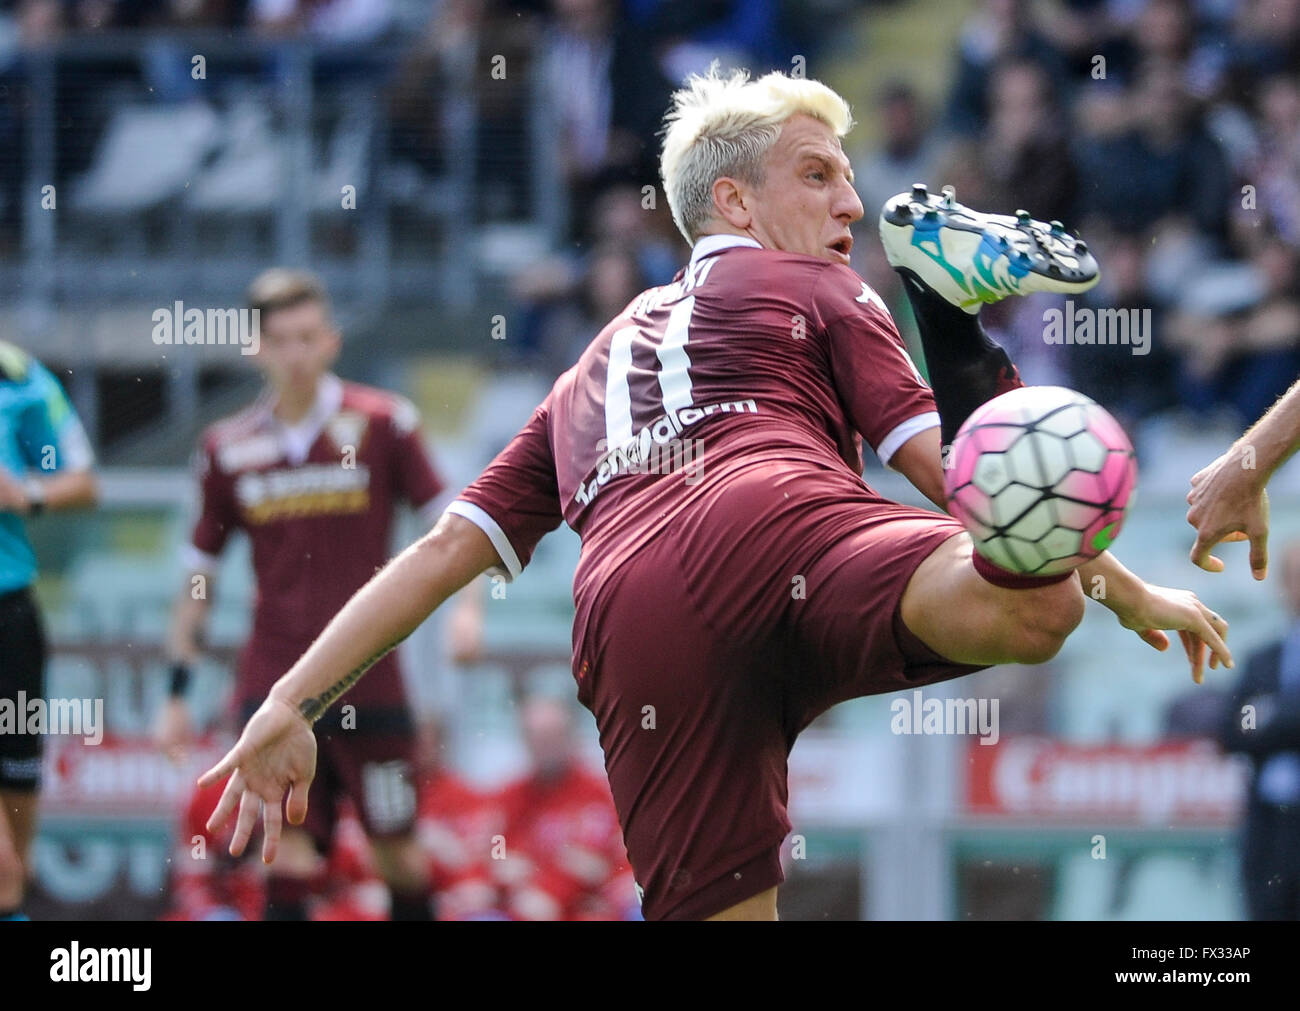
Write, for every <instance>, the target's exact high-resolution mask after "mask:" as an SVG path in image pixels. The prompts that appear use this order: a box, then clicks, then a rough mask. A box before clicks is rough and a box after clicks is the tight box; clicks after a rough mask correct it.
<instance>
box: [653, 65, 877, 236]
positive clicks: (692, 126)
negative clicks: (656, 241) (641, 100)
mask: <svg viewBox="0 0 1300 1011" xmlns="http://www.w3.org/2000/svg"><path fill="white" fill-rule="evenodd" d="M800 113H803V114H804V115H808V116H812V117H813V118H815V119H819V120H821V121H822V122H823V123H825V124H826V125H827V126H829V127H830V128H831V129H832V130H833V131H834V132H835V136H837V137H843V136H844V135H845V134H847V133H848V132H849V130H850V129H851V128H852V126H853V117H852V115H851V114H850V112H849V105H848V103H847V102H846V101H844V99H843V98H841V97H840V96H839V95H838V94H836V93H835V92H834V91H832V90H831V89H830V88H828V87H827V86H826V85H824V84H822V83H821V82H820V81H810V80H807V79H805V78H802V77H789V76H787V75H785V74H783V73H781V72H780V71H773V72H772V73H770V74H765V75H764V76H762V77H760V78H758V79H757V80H755V81H751V80H750V79H749V74H748V73H747V72H746V71H744V70H735V71H733V72H732V73H731V74H730V75H728V76H725V77H724V76H722V75H721V74H720V73H719V72H718V68H717V65H716V64H714V66H712V67H710V68H709V72H708V73H707V74H704V75H699V74H694V75H692V76H691V77H690V78H688V79H687V81H686V84H685V86H684V87H683V88H682V89H681V90H680V91H678V92H676V93H675V94H674V95H673V98H672V105H671V106H670V108H669V110H668V115H667V116H666V117H665V118H664V146H663V153H662V155H661V156H660V160H659V172H660V175H661V176H662V177H663V184H664V192H665V194H666V195H667V197H668V206H669V208H670V209H671V210H672V212H673V221H674V222H675V223H676V225H677V229H678V231H680V232H681V233H682V235H684V236H685V237H686V241H687V242H690V243H694V242H695V240H696V239H698V238H699V237H700V234H701V229H703V228H704V226H705V225H706V224H707V223H708V222H709V221H710V220H712V219H713V217H714V209H713V183H714V181H715V180H717V179H719V178H721V177H723V176H730V177H731V178H734V179H740V180H743V181H744V182H747V183H749V184H750V185H751V186H761V185H762V183H763V160H764V158H765V157H766V155H767V152H768V150H769V149H770V148H771V147H772V145H773V144H775V143H776V139H777V137H778V136H780V133H781V124H782V123H784V122H785V121H786V120H787V119H789V118H790V117H791V116H795V115H798V114H800Z"/></svg>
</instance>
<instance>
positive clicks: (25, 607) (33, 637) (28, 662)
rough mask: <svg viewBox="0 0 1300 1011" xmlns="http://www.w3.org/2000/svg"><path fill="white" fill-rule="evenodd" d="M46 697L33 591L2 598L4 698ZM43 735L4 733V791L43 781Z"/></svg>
mask: <svg viewBox="0 0 1300 1011" xmlns="http://www.w3.org/2000/svg"><path fill="white" fill-rule="evenodd" d="M20 691H21V692H25V693H26V697H27V698H28V699H34V698H44V697H45V630H44V627H43V625H42V623H41V613H40V609H39V607H38V606H37V604H36V598H35V597H34V596H33V595H32V593H31V591H30V590H27V589H23V590H16V591H14V592H12V593H6V594H3V595H0V699H10V700H11V701H12V702H13V704H14V705H15V706H16V705H17V702H18V693H19V692H20ZM43 746H44V739H43V738H42V737H41V735H40V734H25V733H24V734H20V733H13V734H7V733H6V734H0V789H4V790H15V791H34V790H36V789H38V788H39V786H40V782H41V753H42V751H43Z"/></svg>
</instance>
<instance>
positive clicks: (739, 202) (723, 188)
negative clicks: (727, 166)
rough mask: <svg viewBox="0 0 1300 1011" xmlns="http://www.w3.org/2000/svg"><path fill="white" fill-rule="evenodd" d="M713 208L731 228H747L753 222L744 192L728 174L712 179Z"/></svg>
mask: <svg viewBox="0 0 1300 1011" xmlns="http://www.w3.org/2000/svg"><path fill="white" fill-rule="evenodd" d="M713 209H714V211H715V212H716V213H717V215H718V217H720V218H721V219H722V220H723V221H725V222H726V223H727V224H729V225H731V226H732V227H733V228H748V227H749V226H750V224H751V223H752V222H753V218H754V216H753V214H752V213H751V212H750V209H749V206H748V201H747V197H746V195H745V192H744V190H743V189H742V188H741V185H740V183H738V182H736V180H735V179H732V178H731V177H730V176H720V177H718V178H717V179H715V180H713Z"/></svg>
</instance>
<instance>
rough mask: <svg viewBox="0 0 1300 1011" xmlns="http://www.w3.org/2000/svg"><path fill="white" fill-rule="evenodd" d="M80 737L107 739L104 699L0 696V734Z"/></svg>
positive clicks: (94, 740)
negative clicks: (105, 735) (105, 736)
mask: <svg viewBox="0 0 1300 1011" xmlns="http://www.w3.org/2000/svg"><path fill="white" fill-rule="evenodd" d="M10 734H15V735H25V734H31V735H38V734H39V735H41V736H47V735H48V736H67V737H80V738H82V739H83V741H84V742H85V743H86V744H99V743H100V742H101V741H103V740H104V700H103V699H49V700H46V699H43V698H41V697H40V696H39V695H38V696H36V697H34V698H28V697H27V693H26V692H24V691H20V692H18V694H17V697H16V698H0V736H8V735H10Z"/></svg>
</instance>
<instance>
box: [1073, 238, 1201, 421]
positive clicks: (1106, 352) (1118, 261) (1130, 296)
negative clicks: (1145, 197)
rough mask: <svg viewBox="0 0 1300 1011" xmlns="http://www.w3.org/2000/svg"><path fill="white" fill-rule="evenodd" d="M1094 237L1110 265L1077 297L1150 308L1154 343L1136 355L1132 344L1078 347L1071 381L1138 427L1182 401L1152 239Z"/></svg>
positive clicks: (1097, 305) (1091, 303)
mask: <svg viewBox="0 0 1300 1011" xmlns="http://www.w3.org/2000/svg"><path fill="white" fill-rule="evenodd" d="M1089 237H1090V238H1091V239H1092V240H1093V241H1092V248H1093V249H1094V250H1096V254H1097V256H1098V258H1099V259H1100V262H1102V263H1104V264H1105V269H1104V270H1103V271H1102V275H1101V281H1100V283H1099V284H1098V285H1097V287H1095V288H1093V289H1092V290H1091V291H1089V292H1086V293H1085V294H1083V295H1082V296H1077V297H1076V298H1075V302H1076V303H1078V304H1080V305H1083V306H1086V307H1088V308H1091V309H1096V310H1102V309H1111V308H1119V309H1136V310H1138V311H1139V312H1143V311H1150V314H1151V315H1150V324H1151V325H1150V337H1151V342H1150V344H1149V345H1148V351H1147V353H1146V354H1145V355H1135V354H1134V353H1133V350H1134V349H1133V346H1132V345H1127V346H1126V345H1123V344H1107V345H1094V346H1092V347H1085V348H1075V349H1073V353H1072V354H1070V355H1069V356H1068V361H1067V363H1066V364H1067V369H1068V372H1069V378H1068V380H1067V381H1066V385H1067V386H1069V387H1070V388H1071V389H1075V390H1078V391H1079V392H1080V393H1084V394H1087V395H1088V396H1090V397H1092V398H1093V399H1094V400H1096V401H1097V402H1098V403H1100V404H1101V405H1102V406H1104V407H1105V408H1106V409H1107V410H1109V411H1110V412H1111V413H1112V414H1114V415H1115V417H1116V418H1118V419H1119V421H1120V423H1121V424H1122V425H1124V426H1125V428H1127V429H1128V430H1129V431H1134V430H1135V429H1136V425H1137V423H1138V422H1140V421H1142V420H1145V419H1146V418H1148V417H1150V416H1151V415H1153V414H1156V413H1158V412H1160V411H1164V410H1168V409H1169V408H1172V407H1174V406H1176V405H1177V403H1178V386H1177V379H1178V361H1177V359H1176V358H1175V356H1174V355H1173V354H1172V352H1171V349H1170V342H1169V341H1168V340H1167V339H1166V335H1165V332H1164V307H1163V303H1162V302H1161V301H1160V300H1159V299H1158V298H1157V297H1156V295H1155V294H1154V293H1153V292H1152V291H1151V290H1150V288H1149V286H1148V283H1147V263H1146V260H1147V255H1148V251H1149V250H1150V249H1151V243H1150V241H1149V240H1147V239H1146V238H1145V237H1144V236H1134V235H1118V236H1114V237H1108V236H1106V235H1105V234H1104V233H1102V234H1095V235H1094V234H1092V233H1090V235H1089ZM1139 319H1141V317H1139Z"/></svg>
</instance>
